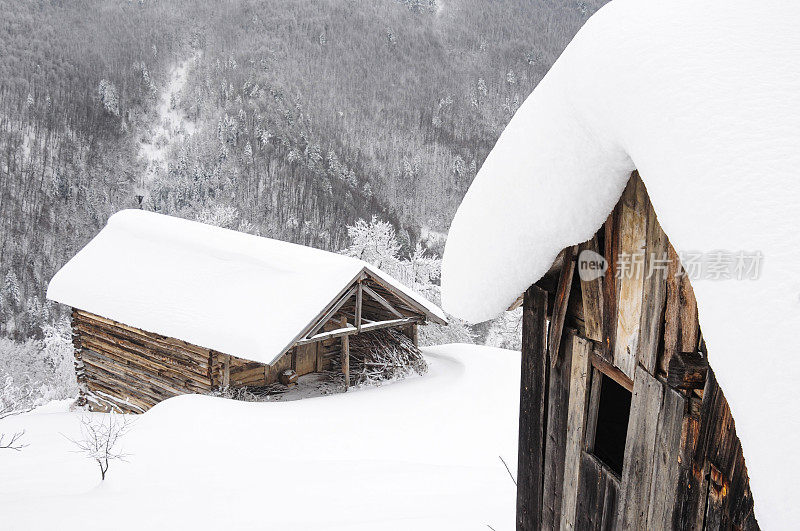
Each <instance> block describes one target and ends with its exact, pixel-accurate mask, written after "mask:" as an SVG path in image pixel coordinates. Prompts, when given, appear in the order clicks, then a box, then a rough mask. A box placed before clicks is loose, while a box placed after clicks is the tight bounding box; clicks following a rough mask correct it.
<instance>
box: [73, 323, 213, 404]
mask: <svg viewBox="0 0 800 531" xmlns="http://www.w3.org/2000/svg"><path fill="white" fill-rule="evenodd" d="M72 326H73V332H74V334H75V337H76V343H77V344H76V360H77V361H78V362H79V363H80V365H81V372H80V376H81V384H82V399H83V400H85V401H86V402H88V404H89V406H90V407H91V408H92V409H96V410H101V411H109V410H112V409H113V410H116V411H120V412H125V413H142V412H144V411H146V410H147V409H149V408H150V407H152V406H154V405H155V404H157V403H158V402H160V401H162V400H165V399H167V398H170V397H172V396H176V395H180V394H186V393H208V392H210V391H211V390H212V388H213V383H212V374H211V355H212V351H210V350H208V349H204V348H201V347H197V346H195V345H191V344H189V343H185V342H183V341H179V340H176V339H172V338H168V337H164V336H160V335H158V334H152V333H149V332H145V331H143V330H139V329H138V328H134V327H130V326H126V325H123V324H121V323H117V322H115V321H112V320H110V319H106V318H104V317H100V316H97V315H93V314H91V313H88V312H83V311H81V310H73V312H72Z"/></svg>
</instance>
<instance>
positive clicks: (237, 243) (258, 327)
mask: <svg viewBox="0 0 800 531" xmlns="http://www.w3.org/2000/svg"><path fill="white" fill-rule="evenodd" d="M47 296H48V298H49V299H51V300H54V301H57V302H59V303H62V304H65V305H68V306H70V307H72V309H73V310H72V324H73V333H74V343H75V356H76V362H77V363H76V367H77V370H78V377H79V383H80V384H81V388H82V400H85V401H87V402H88V403H89V405H90V406H91V407H93V408H96V409H100V410H108V409H111V408H113V409H117V410H121V411H125V412H143V411H145V410H147V409H148V408H150V407H152V406H153V405H154V404H156V403H158V402H159V401H161V400H164V399H166V398H169V397H171V396H175V395H179V394H186V393H210V392H212V391H215V390H219V389H222V388H226V387H233V388H236V387H242V386H247V387H259V386H265V385H268V384H272V383H274V382H276V380H277V379H278V377H279V375H280V373H281V372H283V371H285V370H286V369H293V370H294V371H295V373H296V374H297V375H298V376H301V375H304V374H308V373H312V372H320V371H324V370H328V369H330V367H331V364H332V361H333V358H338V359H339V360H340V363H339V362H337V363H336V366H337V367H341V370H342V372H344V373H345V375H344V379H345V385H348V384H349V369H348V368H349V359H350V350H349V344H350V341H349V338H350V337H351V336H353V335H358V334H370V333H371V332H376V333H377V331H379V330H382V331H386V330H394V331H396V332H401V333H402V334H404V335H405V336H406V337H407V338H409V339H411V340H412V341H413V342H414V344H416V339H417V327H418V326H419V325H421V324H424V323H425V322H428V321H430V322H434V323H439V324H445V322H446V321H445V317H444V314H443V313H442V311H441V310H440V309H439V308H437V307H436V306H435V305H433V304H431V303H430V302H429V301H427V300H426V299H425V298H423V297H422V296H421V295H419V294H416V293H414V292H412V291H411V290H409V289H408V288H406V287H404V286H402V285H401V284H400V283H399V282H398V281H397V280H395V279H393V278H391V277H390V276H388V275H386V274H385V273H383V272H382V271H380V270H378V269H376V268H374V267H372V266H370V265H368V264H366V263H365V262H362V261H360V260H357V259H354V258H350V257H346V256H342V255H338V254H334V253H330V252H326V251H321V250H318V249H313V248H310V247H304V246H301V245H295V244H291V243H287V242H283V241H278V240H273V239H268V238H262V237H258V236H253V235H249V234H244V233H239V232H236V231H232V230H227V229H222V228H218V227H213V226H210V225H205V224H202V223H197V222H193V221H188V220H184V219H180V218H174V217H170V216H165V215H161V214H155V213H151V212H146V211H142V210H125V211H122V212H119V213H117V214H115V215H113V216H112V217H111V218H110V219H109V221H108V223H107V225H106V227H105V228H103V230H101V231H100V233H99V234H98V235H97V236H96V237H95V238H94V239H93V240H92V241H90V242H89V243H88V244H87V245H86V246H85V247H84V248H83V249H82V250H81V251H80V252H79V253H78V254H77V255H76V256H75V257H73V258H72V259H71V260H70V261H69V262H68V263H67V264H66V265H65V266H64V267H63V268H62V269H61V270H60V271H59V272H58V273H57V274H56V275H55V276H54V277H53V279H52V280H51V282H50V285H49V288H48V292H47ZM381 335H382V336H383V338H384V341H386V339H385V338H386V337H387V336H391V337H395V338H400V337H401V336H399V335H397V334H385V333H381ZM390 341H391V340H390Z"/></svg>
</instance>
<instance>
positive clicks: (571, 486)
mask: <svg viewBox="0 0 800 531" xmlns="http://www.w3.org/2000/svg"><path fill="white" fill-rule="evenodd" d="M591 350H592V344H591V342H590V341H588V340H586V339H583V338H581V337H578V336H573V342H572V366H571V367H570V384H569V387H570V390H569V404H568V406H567V409H568V413H567V437H566V448H565V452H564V453H565V458H564V490H563V492H562V496H561V529H574V528H575V518H576V507H577V495H578V477H579V471H580V463H581V450H582V448H583V430H584V425H585V417H586V404H587V400H588V390H589V375H590V370H591V365H590V363H589V355H590V353H591Z"/></svg>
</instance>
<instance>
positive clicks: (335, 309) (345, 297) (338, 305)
mask: <svg viewBox="0 0 800 531" xmlns="http://www.w3.org/2000/svg"><path fill="white" fill-rule="evenodd" d="M356 291H357V288H356V286H353V287H352V288H350V290H349V291H348V292H347V293H345V294H344V295H343V296H342V298H341V299H339V302H337V303H336V304H334V305H333V306H332V307H331V309H330V310H328V311H327V312H325V315H323V316H322V318H321V319H320V320H319V321H317V324H316V325H315V326H314V328H312V329H311V330H309V332H308V334H306V335H305V337H308V336H313V335H314V334H316V333H317V330H319V329H320V328H322V327H323V326H325V323H327V322H328V320H329V319H330V318H331V317H333V316H334V314H336V312H338V311H339V308H341V307H342V306H344V304H345V303H346V302H347V301H348V300H350V297H352V296H353V295H354V294H355V293H356Z"/></svg>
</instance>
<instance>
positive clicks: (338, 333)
mask: <svg viewBox="0 0 800 531" xmlns="http://www.w3.org/2000/svg"><path fill="white" fill-rule="evenodd" d="M423 321H424V318H423V317H403V318H402V319H391V320H389V321H374V322H369V323H364V324H363V325H361V332H371V331H373V330H380V329H382V328H394V327H400V326H403V325H409V324H412V323H413V324H415V325H416V324H419V323H421V322H423ZM357 333H359V332H358V328H356V327H355V326H351V325H349V324H348V325H347V326H344V327H342V328H337V329H336V330H330V331H328V332H322V333H320V334H317V335H315V336H312V337H309V338H306V339H301V340H300V341H298V342H297V343H295V345H305V344H307V343H314V342H315V341H324V340H326V339H334V338H337V337H344V336H351V335H353V334H357Z"/></svg>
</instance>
